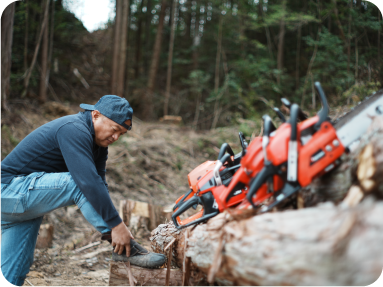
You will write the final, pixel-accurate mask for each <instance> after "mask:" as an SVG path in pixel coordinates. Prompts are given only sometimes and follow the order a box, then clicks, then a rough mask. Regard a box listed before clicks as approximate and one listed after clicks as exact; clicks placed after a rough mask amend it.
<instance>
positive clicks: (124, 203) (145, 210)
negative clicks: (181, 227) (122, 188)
mask: <svg viewBox="0 0 383 287" xmlns="http://www.w3.org/2000/svg"><path fill="white" fill-rule="evenodd" d="M119 214H120V216H121V218H122V220H123V221H124V223H125V224H126V225H127V226H129V228H130V229H131V230H132V231H133V232H134V233H135V232H138V230H139V229H140V228H144V229H146V230H153V229H154V228H156V227H157V226H158V225H159V224H162V223H165V222H166V221H167V220H168V221H169V220H170V218H171V214H172V212H171V211H167V210H165V209H164V208H163V207H162V206H158V205H153V204H149V203H146V202H140V201H134V200H129V199H128V200H121V201H120V210H119Z"/></svg>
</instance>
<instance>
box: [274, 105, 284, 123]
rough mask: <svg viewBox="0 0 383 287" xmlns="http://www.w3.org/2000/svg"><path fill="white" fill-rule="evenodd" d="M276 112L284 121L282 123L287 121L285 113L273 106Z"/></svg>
mask: <svg viewBox="0 0 383 287" xmlns="http://www.w3.org/2000/svg"><path fill="white" fill-rule="evenodd" d="M273 110H274V112H275V113H276V114H277V116H278V118H279V119H280V120H281V121H282V123H285V122H286V118H285V116H284V114H282V112H281V111H280V110H279V109H278V108H273Z"/></svg>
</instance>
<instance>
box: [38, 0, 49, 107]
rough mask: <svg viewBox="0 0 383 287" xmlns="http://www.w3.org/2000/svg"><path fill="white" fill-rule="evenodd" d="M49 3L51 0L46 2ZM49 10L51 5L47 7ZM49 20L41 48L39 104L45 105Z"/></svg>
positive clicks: (45, 26)
mask: <svg viewBox="0 0 383 287" xmlns="http://www.w3.org/2000/svg"><path fill="white" fill-rule="evenodd" d="M46 1H47V2H49V0H46ZM46 9H49V3H48V4H47V6H46ZM48 27H49V26H48V20H47V24H46V25H44V31H43V39H42V41H43V42H42V47H41V54H40V56H41V72H40V91H39V102H40V103H45V102H46V101H47V86H48V85H47V84H48V83H47V80H48V78H47V76H48V46H49V34H48V31H49V29H48Z"/></svg>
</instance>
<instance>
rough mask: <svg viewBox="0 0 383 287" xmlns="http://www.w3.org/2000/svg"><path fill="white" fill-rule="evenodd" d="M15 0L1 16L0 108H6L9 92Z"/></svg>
mask: <svg viewBox="0 0 383 287" xmlns="http://www.w3.org/2000/svg"><path fill="white" fill-rule="evenodd" d="M14 15H15V2H13V3H11V4H9V5H8V7H7V8H5V10H4V12H3V15H2V17H1V108H2V109H3V110H8V109H9V108H8V105H7V100H8V97H9V94H10V90H11V87H10V77H11V64H12V41H13V21H14Z"/></svg>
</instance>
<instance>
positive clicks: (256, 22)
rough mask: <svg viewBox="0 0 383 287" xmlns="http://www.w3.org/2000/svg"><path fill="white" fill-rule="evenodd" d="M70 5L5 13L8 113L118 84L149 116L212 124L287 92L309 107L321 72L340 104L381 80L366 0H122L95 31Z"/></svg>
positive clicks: (377, 38)
mask: <svg viewBox="0 0 383 287" xmlns="http://www.w3.org/2000/svg"><path fill="white" fill-rule="evenodd" d="M73 1H75V0H73ZM64 6H65V5H64V3H63V1H62V0H42V1H41V0H24V1H17V2H14V3H13V4H11V5H10V6H9V7H8V8H7V10H6V11H5V12H4V14H3V17H2V32H3V33H2V35H3V36H2V51H3V53H2V71H3V73H2V75H3V77H2V110H3V111H5V112H11V111H12V110H15V109H17V106H18V105H20V104H21V103H27V106H30V105H32V106H36V107H38V105H41V104H44V103H46V102H49V101H56V102H61V103H66V104H71V103H79V102H81V101H84V100H86V99H90V100H91V101H96V100H97V99H98V98H99V97H101V96H102V95H104V94H117V95H119V96H121V97H125V98H127V99H128V100H129V102H130V103H131V104H132V106H133V108H134V111H135V116H137V117H138V118H139V119H141V120H148V121H152V120H158V119H159V118H161V117H163V116H164V115H175V116H181V117H182V121H183V124H185V125H187V126H191V127H192V128H193V129H196V130H207V129H213V128H216V127H223V126H229V125H232V124H236V123H238V122H239V121H241V119H247V120H259V118H260V116H261V115H262V114H264V113H268V112H270V110H269V108H270V107H273V106H279V105H280V99H281V98H283V97H287V98H288V99H290V101H293V102H296V103H299V104H300V106H301V107H302V108H303V109H304V110H306V111H307V112H309V113H311V111H315V110H316V109H317V105H318V104H317V103H316V102H317V100H316V96H315V89H314V82H315V81H320V82H321V84H322V86H323V88H324V89H325V92H326V95H327V97H328V98H329V99H330V102H331V105H332V106H340V105H353V104H356V103H357V102H359V101H360V100H362V99H363V98H364V97H365V96H367V95H368V94H370V93H371V92H373V91H376V90H378V89H379V88H380V87H381V86H382V77H383V71H382V69H381V68H380V67H381V64H380V62H381V50H382V48H381V34H382V16H381V13H380V11H379V9H378V8H377V7H376V6H375V5H374V4H372V3H370V2H368V1H361V0H354V1H352V0H326V1H320V0H299V1H288V0H254V1H250V0H227V1H214V0H194V1H189V0H179V1H170V0H158V1H156V0H116V1H115V7H116V16H115V18H114V19H110V20H109V22H108V23H107V24H106V25H105V26H104V27H103V28H100V29H98V30H96V31H94V32H92V33H90V32H88V31H87V30H86V29H85V28H84V26H83V24H82V22H81V21H79V20H78V19H77V18H76V17H75V16H74V15H73V14H72V13H71V12H69V11H67V10H66V9H65V8H64ZM10 10H12V11H10ZM7 11H8V12H7ZM7 35H8V36H7ZM7 37H8V38H7ZM7 57H8V58H9V59H7ZM242 129H243V132H244V133H245V134H249V133H250V134H251V131H249V130H248V129H246V126H244V127H243V128H242Z"/></svg>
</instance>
